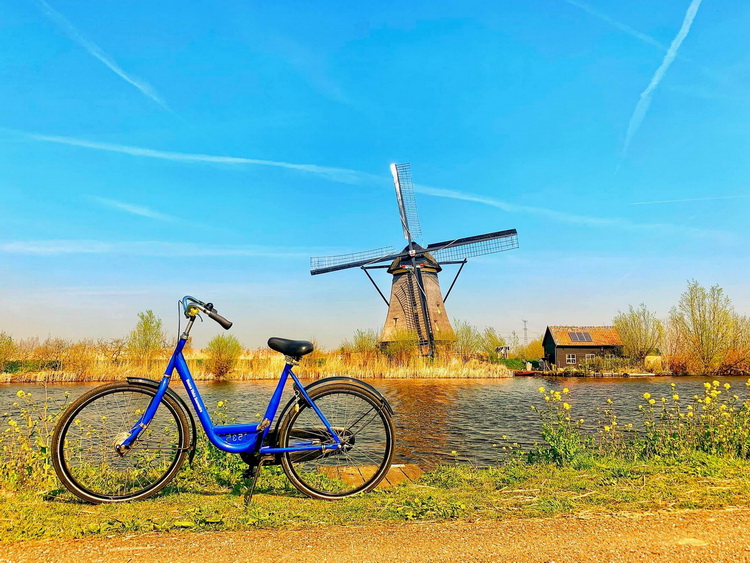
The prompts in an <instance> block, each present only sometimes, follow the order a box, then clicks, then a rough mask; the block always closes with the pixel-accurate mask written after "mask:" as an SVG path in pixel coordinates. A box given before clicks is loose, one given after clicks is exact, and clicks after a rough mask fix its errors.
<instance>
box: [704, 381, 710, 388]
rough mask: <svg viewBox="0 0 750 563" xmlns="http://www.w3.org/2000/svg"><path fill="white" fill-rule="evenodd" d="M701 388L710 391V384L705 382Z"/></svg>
mask: <svg viewBox="0 0 750 563" xmlns="http://www.w3.org/2000/svg"><path fill="white" fill-rule="evenodd" d="M703 387H705V388H706V389H711V384H710V383H709V382H708V381H706V382H705V383H704V384H703Z"/></svg>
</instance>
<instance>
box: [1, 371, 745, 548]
mask: <svg viewBox="0 0 750 563" xmlns="http://www.w3.org/2000/svg"><path fill="white" fill-rule="evenodd" d="M742 387H743V388H742V389H738V390H735V389H733V388H732V387H731V386H730V385H729V384H724V385H720V384H719V382H713V383H706V384H705V386H704V391H703V393H701V394H699V395H695V396H693V397H681V396H680V394H679V389H678V388H676V387H675V388H673V389H672V391H671V393H670V394H669V395H668V396H664V397H656V396H653V397H652V396H651V395H650V394H649V393H645V394H644V395H643V404H641V405H640V406H639V407H638V413H639V415H640V418H639V422H638V423H637V424H631V423H629V424H625V425H621V424H620V423H619V417H618V413H617V412H616V405H615V404H614V403H613V401H611V400H608V401H607V402H606V404H604V405H602V407H601V408H600V409H599V412H598V415H597V417H598V418H597V421H596V426H597V429H596V430H595V431H594V432H587V431H584V430H583V425H584V421H583V419H580V418H578V417H576V416H575V413H574V409H573V407H572V406H571V403H570V402H569V401H571V399H570V394H569V393H568V391H567V389H563V390H561V391H548V390H546V389H544V388H540V389H539V401H538V404H537V405H536V406H535V407H534V408H535V410H536V412H537V413H538V415H539V424H540V427H541V433H542V436H543V438H544V441H543V443H541V444H538V445H537V446H535V447H533V448H531V449H530V450H528V451H521V450H520V449H519V448H517V447H516V446H514V445H513V444H508V443H507V442H506V441H504V438H503V437H502V436H498V437H497V443H496V444H494V445H495V446H496V448H497V451H498V461H497V463H496V464H494V465H493V466H491V467H486V468H475V467H471V466H466V465H451V466H447V467H439V468H437V469H435V470H433V471H432V472H429V473H427V474H425V475H424V476H423V477H422V478H421V479H420V481H419V482H417V483H413V484H408V485H402V486H398V487H395V488H391V489H385V490H381V491H376V492H373V493H369V494H367V495H362V496H359V497H354V498H351V499H346V500H343V501H340V502H330V503H329V502H321V501H314V500H310V499H307V498H305V497H302V496H301V495H300V493H298V492H297V491H296V489H294V488H293V487H292V486H291V485H290V484H289V482H288V481H287V479H286V477H285V476H284V475H283V474H282V473H281V471H280V470H279V468H278V467H275V468H268V469H266V470H264V473H263V475H262V477H261V479H260V481H259V484H258V489H257V493H256V496H255V498H254V499H253V500H252V502H251V503H250V504H246V502H245V498H244V495H245V494H246V488H245V483H244V481H243V480H242V479H241V477H240V476H241V474H242V470H243V469H244V465H243V464H242V462H241V461H240V460H239V458H238V457H237V456H229V455H226V454H223V453H221V452H219V451H217V450H216V449H214V448H212V447H209V446H208V445H207V443H206V442H205V440H203V441H201V442H200V443H199V448H198V452H197V455H196V457H195V460H194V463H193V465H192V466H186V467H184V468H183V469H182V471H181V472H180V474H179V476H178V478H177V479H176V481H174V482H173V484H172V485H171V486H170V487H169V488H168V489H167V490H165V491H163V492H162V493H160V494H159V495H158V496H157V497H156V498H153V499H149V500H146V501H142V502H137V503H129V504H122V505H105V506H91V505H86V504H82V503H80V502H78V501H77V500H76V499H75V498H74V497H73V496H72V495H71V494H70V493H68V492H66V491H64V490H63V489H61V488H60V485H59V483H58V482H57V480H56V478H55V476H54V473H53V471H52V469H51V467H50V459H49V437H50V433H51V431H52V427H53V425H54V422H55V419H56V417H57V413H59V412H60V411H61V409H63V408H64V407H65V402H66V401H65V399H63V400H61V402H60V403H56V404H53V403H50V402H48V401H44V400H42V401H39V400H37V399H36V398H35V397H31V396H29V395H28V394H26V393H23V392H19V396H18V400H17V401H16V404H15V405H14V409H15V410H14V411H13V412H12V413H9V414H8V417H6V419H5V427H4V429H3V430H2V432H1V433H0V453H1V454H2V455H1V457H0V541H16V540H24V539H31V538H44V537H60V538H71V537H82V536H86V535H96V534H103V535H107V536H109V535H116V534H130V533H143V532H151V531H160V530H175V529H185V530H209V529H210V530H241V529H250V528H258V527H264V528H272V527H302V526H304V527H306V528H307V527H316V526H325V525H333V524H349V523H352V522H356V523H358V524H362V523H368V522H382V521H407V520H435V519H451V518H489V519H502V518H518V517H537V516H553V515H560V514H590V515H593V516H595V515H596V513H602V512H612V511H629V512H640V511H653V510H664V509H666V510H676V509H696V508H722V507H729V506H750V471H749V470H750V406H749V404H748V400H747V386H742ZM217 408H218V407H217ZM215 416H216V418H218V419H219V420H220V419H221V416H222V414H221V410H220V409H219V412H217V413H215ZM464 453H465V452H456V455H457V457H459V456H461V455H462V454H464Z"/></svg>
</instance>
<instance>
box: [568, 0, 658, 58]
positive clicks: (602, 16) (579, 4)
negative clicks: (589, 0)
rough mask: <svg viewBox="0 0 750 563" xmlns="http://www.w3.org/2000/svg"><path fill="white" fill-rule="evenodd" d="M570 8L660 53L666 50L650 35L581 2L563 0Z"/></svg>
mask: <svg viewBox="0 0 750 563" xmlns="http://www.w3.org/2000/svg"><path fill="white" fill-rule="evenodd" d="M564 1H565V2H567V3H568V4H570V5H571V6H575V7H576V8H580V9H581V10H583V11H584V12H588V13H589V14H591V15H592V16H594V17H596V18H599V19H600V20H603V21H605V22H607V23H608V24H610V25H611V26H613V27H616V28H617V29H619V30H620V31H624V32H625V33H627V34H628V35H630V36H632V37H635V38H636V39H638V40H640V41H643V42H644V43H648V44H649V45H652V46H653V47H656V48H657V49H661V50H662V51H666V50H667V46H666V45H662V44H661V43H659V42H658V41H657V40H656V39H654V38H653V37H651V36H650V35H646V34H645V33H642V32H640V31H638V30H637V29H633V28H632V27H630V26H629V25H626V24H624V23H622V22H619V21H617V20H616V19H613V18H611V17H609V16H608V15H607V14H603V13H602V12H600V11H598V10H596V9H594V8H592V7H591V6H589V5H588V4H584V3H583V2H578V1H577V0H564Z"/></svg>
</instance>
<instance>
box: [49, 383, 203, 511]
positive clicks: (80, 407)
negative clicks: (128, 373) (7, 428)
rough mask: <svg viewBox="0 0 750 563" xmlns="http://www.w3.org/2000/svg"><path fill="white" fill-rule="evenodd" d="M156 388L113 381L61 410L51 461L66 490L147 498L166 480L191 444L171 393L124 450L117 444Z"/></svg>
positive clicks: (115, 498) (89, 496)
mask: <svg viewBox="0 0 750 563" xmlns="http://www.w3.org/2000/svg"><path fill="white" fill-rule="evenodd" d="M155 394H156V390H155V389H152V388H149V387H143V386H139V385H133V384H128V383H111V384H109V385H103V386H101V387H97V388H96V389H93V390H91V391H89V392H88V393H85V394H84V395H82V396H81V397H79V398H78V399H77V400H76V401H74V402H73V403H72V404H71V405H70V407H69V408H68V409H67V410H66V411H65V413H63V415H62V417H61V418H60V420H59V421H58V423H57V426H56V427H55V432H54V434H53V436H52V462H53V465H54V468H55V472H56V473H57V476H58V477H59V478H60V481H62V483H63V485H65V487H66V488H67V489H68V490H69V491H70V492H72V493H73V494H74V495H76V496H77V497H79V498H81V499H83V500H85V501H87V502H92V503H95V504H99V503H105V502H122V501H128V500H138V499H144V498H148V497H150V496H151V495H154V494H156V493H157V492H159V491H160V490H161V489H163V488H164V487H165V486H166V485H167V484H169V482H170V481H171V480H172V479H173V478H174V476H175V475H176V474H177V472H178V471H179V470H180V466H181V465H182V463H183V462H184V460H185V456H186V455H187V451H188V449H189V444H190V431H189V426H188V422H187V419H186V417H185V413H184V412H183V410H182V408H181V407H180V405H179V404H178V403H177V402H175V401H174V400H173V399H171V398H170V397H169V396H166V395H165V396H164V398H163V399H162V402H161V404H160V405H159V408H158V410H157V411H156V414H155V415H154V418H153V419H152V421H151V422H150V424H149V425H148V426H147V427H146V428H144V429H143V431H142V432H141V433H140V435H139V436H138V439H137V440H136V441H135V442H134V443H133V444H132V447H131V448H130V449H129V450H128V451H127V452H126V453H124V454H120V453H118V452H117V450H116V447H115V446H116V445H117V444H119V443H121V442H122V440H124V439H125V438H126V437H127V436H129V435H130V431H131V429H132V428H133V426H134V425H135V423H136V422H137V421H138V419H139V418H140V416H141V415H142V414H143V413H144V412H145V411H146V407H148V405H149V403H150V402H151V399H152V398H153V397H154V395H155Z"/></svg>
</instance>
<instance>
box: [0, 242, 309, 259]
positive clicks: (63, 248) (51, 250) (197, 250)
mask: <svg viewBox="0 0 750 563" xmlns="http://www.w3.org/2000/svg"><path fill="white" fill-rule="evenodd" d="M0 253H2V254H21V255H30V256H55V255H71V254H89V255H91V254H99V255H106V254H120V255H130V256H146V257H158V258H162V257H163V258H168V257H177V258H183V257H186V256H192V257H218V256H227V257H228V256H239V257H251V256H252V257H263V258H309V256H310V255H309V251H303V250H302V249H290V248H283V247H277V248H274V247H266V246H231V245H230V246H227V245H221V246H214V245H205V244H191V243H176V242H163V241H153V240H151V241H134V242H107V241H101V240H90V239H59V240H16V241H7V242H0Z"/></svg>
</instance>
